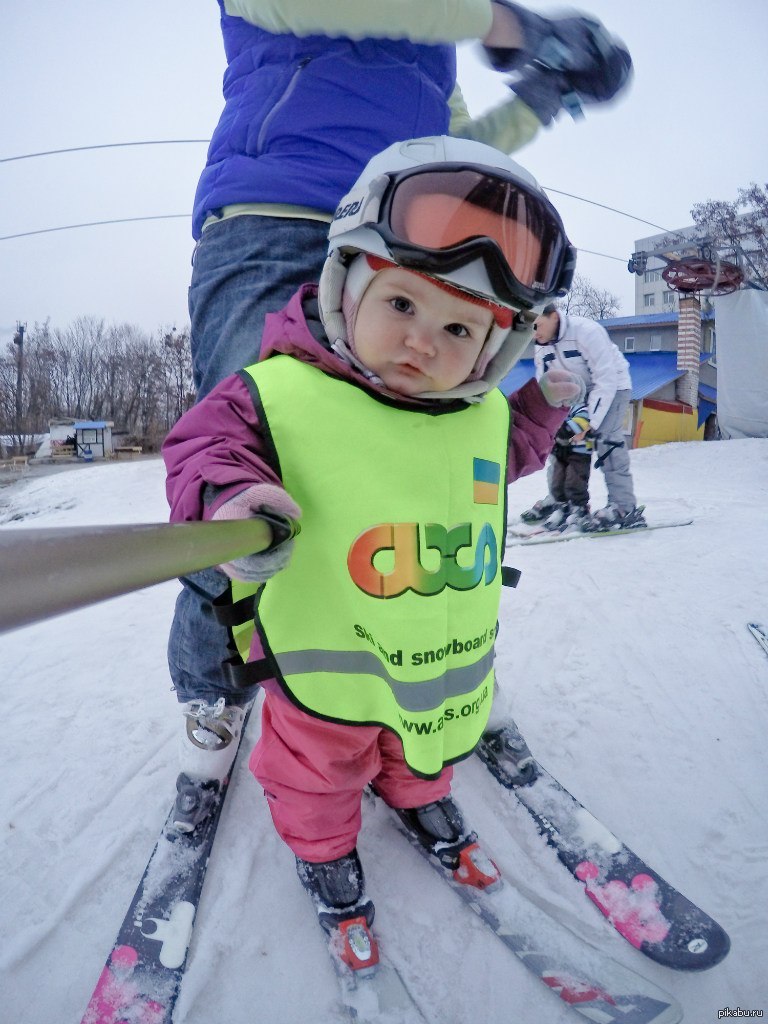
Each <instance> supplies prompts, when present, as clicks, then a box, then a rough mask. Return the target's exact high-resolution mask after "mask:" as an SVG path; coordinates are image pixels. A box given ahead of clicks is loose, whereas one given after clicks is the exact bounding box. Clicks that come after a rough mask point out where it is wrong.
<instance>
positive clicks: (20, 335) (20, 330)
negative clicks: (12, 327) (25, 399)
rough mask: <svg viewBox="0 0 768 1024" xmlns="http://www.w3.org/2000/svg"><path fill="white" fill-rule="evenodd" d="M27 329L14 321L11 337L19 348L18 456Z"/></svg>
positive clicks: (18, 321)
mask: <svg viewBox="0 0 768 1024" xmlns="http://www.w3.org/2000/svg"><path fill="white" fill-rule="evenodd" d="M26 329H27V325H26V324H23V323H21V321H20V320H17V321H16V333H15V334H14V336H13V344H14V345H18V346H19V355H18V359H17V361H16V439H17V442H18V445H19V454H21V455H23V454H24V453H23V452H22V448H23V447H24V445H23V442H22V438H21V420H22V409H23V406H22V393H21V388H22V383H23V379H24V332H25V331H26Z"/></svg>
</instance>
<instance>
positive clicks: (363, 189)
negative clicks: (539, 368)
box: [319, 136, 575, 400]
mask: <svg viewBox="0 0 768 1024" xmlns="http://www.w3.org/2000/svg"><path fill="white" fill-rule="evenodd" d="M359 253H368V254H370V255H372V256H378V257H380V258H382V259H384V260H387V261H388V262H390V263H394V264H396V265H397V266H399V267H403V268H405V269H408V270H415V271H418V272H420V273H422V274H427V275H428V276H429V277H433V278H436V279H437V280H440V281H444V282H446V283H447V284H450V285H452V286H453V287H455V288H458V289H460V290H461V291H464V292H469V293H470V294H472V295H474V296H477V297H478V298H480V299H483V300H486V301H488V302H491V303H494V304H496V305H501V306H506V307H507V308H509V309H512V310H514V311H515V312H516V313H521V314H523V315H522V316H520V317H518V318H517V323H516V327H518V328H519V329H513V330H512V331H510V330H508V329H507V328H501V327H499V326H498V325H497V326H494V327H493V328H492V330H491V332H490V335H489V337H488V340H487V341H486V344H485V347H484V358H483V363H484V364H486V366H485V368H484V370H483V375H482V379H481V380H480V381H474V382H466V383H465V384H462V385H459V387H458V389H455V390H454V391H452V392H451V393H450V394H447V393H446V394H445V395H444V397H445V398H453V397H466V398H470V400H471V396H473V395H474V396H480V395H482V394H484V393H485V392H486V391H488V390H489V389H490V388H492V387H494V386H496V384H498V383H499V382H500V381H501V380H502V379H503V378H504V376H506V374H507V373H508V372H509V370H510V369H511V367H512V366H513V365H514V363H515V362H517V359H518V358H519V357H520V355H521V353H522V351H523V349H524V348H525V346H526V344H527V343H528V340H529V337H530V329H528V330H526V327H529V324H527V323H526V321H531V322H532V320H533V316H531V315H530V313H529V311H532V312H533V311H536V310H537V309H540V308H541V307H542V306H543V305H545V304H546V303H547V302H548V301H551V300H552V299H553V298H555V297H556V296H559V295H563V294H564V293H565V292H566V291H567V290H568V288H569V287H570V284H571V280H572V278H573V272H574V267H575V250H574V248H573V246H572V245H571V244H570V242H569V241H568V238H567V236H566V233H565V229H564V227H563V223H562V221H561V219H560V216H559V214H558V213H557V211H556V210H555V208H554V206H552V204H551V203H550V201H549V199H548V198H547V197H546V195H545V194H544V192H543V190H542V189H541V188H540V187H539V185H538V184H537V182H536V180H535V179H534V178H533V177H532V175H530V174H529V173H528V172H527V171H526V170H524V168H522V167H521V166H520V165H519V164H517V163H516V162H515V161H514V160H512V159H510V157H508V156H507V155H506V154H504V153H501V152H500V151H498V150H496V149H493V148H492V147H491V146H486V145H484V144H483V143H480V142H473V141H471V140H469V139H458V138H453V137H448V136H435V137H432V138H423V139H411V140H407V141H404V142H397V143H394V144H393V145H391V146H389V147H388V148H387V149H385V150H384V151H383V152H381V153H379V154H377V155H376V156H374V157H373V158H372V159H371V160H370V161H369V163H368V164H367V166H366V167H365V169H364V171H363V172H362V174H361V175H360V177H359V178H358V180H357V182H356V183H355V184H354V185H353V187H352V189H351V190H350V192H349V193H348V194H347V195H346V196H345V197H344V198H343V199H342V201H341V202H340V204H339V206H338V208H337V210H336V213H335V215H334V219H333V222H332V224H331V227H330V231H329V250H328V259H327V260H326V263H325V266H324V268H323V272H322V274H321V277H320V289H319V305H320V315H321V318H322V320H323V324H324V326H325V329H326V331H327V332H328V336H329V338H330V340H331V342H334V341H336V340H337V339H338V340H340V341H342V342H346V341H347V330H346V323H345V319H344V316H343V313H342V297H343V292H344V285H345V281H346V276H347V268H348V267H349V264H350V262H351V260H352V259H353V258H354V257H355V256H356V255H358V254H359ZM526 314H528V315H526ZM425 397H426V396H425Z"/></svg>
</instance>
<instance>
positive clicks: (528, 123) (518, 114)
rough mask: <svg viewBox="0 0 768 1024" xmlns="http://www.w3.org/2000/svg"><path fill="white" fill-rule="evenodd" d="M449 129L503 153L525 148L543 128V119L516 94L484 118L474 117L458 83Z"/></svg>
mask: <svg viewBox="0 0 768 1024" xmlns="http://www.w3.org/2000/svg"><path fill="white" fill-rule="evenodd" d="M450 108H451V124H450V128H449V131H450V133H451V135H455V136H456V137H457V138H460V139H472V140H473V141H474V142H484V143H485V144H486V146H494V147H495V148H496V149H500V150H501V151H502V152H503V153H514V152H515V150H517V149H522V147H523V146H525V145H527V143H529V142H530V141H531V139H532V138H533V137H534V136H535V135H536V133H537V132H538V130H539V128H541V121H539V119H538V117H536V115H535V114H534V113H533V111H532V110H531V108H530V107H528V106H526V104H525V103H523V101H522V100H520V99H518V98H517V97H516V96H512V97H511V99H508V100H505V101H504V102H503V103H500V104H499V105H498V106H497V107H494V108H493V109H492V110H489V111H488V113H486V114H482V115H481V116H480V117H475V118H473V117H470V116H469V111H468V110H467V107H466V104H465V103H464V97H463V96H462V94H461V90H460V89H459V86H458V85H457V86H456V88H455V89H454V91H453V95H452V96H451V99H450Z"/></svg>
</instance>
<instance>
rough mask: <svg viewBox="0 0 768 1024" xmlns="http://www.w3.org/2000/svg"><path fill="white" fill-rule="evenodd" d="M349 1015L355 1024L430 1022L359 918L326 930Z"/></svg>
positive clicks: (324, 932)
mask: <svg viewBox="0 0 768 1024" xmlns="http://www.w3.org/2000/svg"><path fill="white" fill-rule="evenodd" d="M323 934H324V935H325V938H326V940H327V943H328V953H329V955H330V958H331V963H332V964H333V969H334V971H335V972H336V977H337V979H338V982H339V995H340V1001H341V1005H342V1007H343V1010H344V1014H345V1018H346V1020H348V1021H353V1022H354V1024H381V1022H382V1021H387V1022H390V1021H391V1022H392V1024H427V1020H426V1018H425V1017H424V1015H423V1014H422V1013H421V1010H420V1009H419V1007H418V1006H417V1004H416V1003H415V1002H414V1000H413V998H412V996H411V994H410V992H409V991H408V988H407V986H406V984H405V982H404V980H403V977H402V975H401V974H400V972H399V971H398V970H397V968H396V967H395V966H394V965H393V964H392V963H390V962H389V961H388V960H387V959H386V956H385V955H384V953H383V952H382V951H381V949H380V948H379V946H378V943H377V942H376V941H375V940H374V941H373V943H371V941H370V939H371V936H370V933H369V932H368V929H367V928H366V927H365V926H364V924H363V923H362V922H361V921H359V920H358V919H356V918H355V919H353V920H351V921H345V922H343V923H342V924H341V925H339V926H338V927H335V928H333V929H331V931H330V933H328V932H326V931H325V929H323Z"/></svg>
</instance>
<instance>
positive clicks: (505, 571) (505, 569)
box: [501, 565, 523, 587]
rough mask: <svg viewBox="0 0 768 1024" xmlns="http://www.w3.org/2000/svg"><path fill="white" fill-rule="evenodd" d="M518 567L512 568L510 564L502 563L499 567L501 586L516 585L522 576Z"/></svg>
mask: <svg viewBox="0 0 768 1024" xmlns="http://www.w3.org/2000/svg"><path fill="white" fill-rule="evenodd" d="M522 575H523V574H522V572H521V570H520V569H513V568H512V566H511V565H502V567H501V585H502V587H516V586H517V584H518V583H519V582H520V577H521V576H522Z"/></svg>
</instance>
